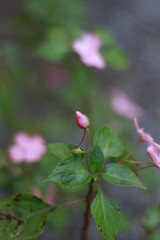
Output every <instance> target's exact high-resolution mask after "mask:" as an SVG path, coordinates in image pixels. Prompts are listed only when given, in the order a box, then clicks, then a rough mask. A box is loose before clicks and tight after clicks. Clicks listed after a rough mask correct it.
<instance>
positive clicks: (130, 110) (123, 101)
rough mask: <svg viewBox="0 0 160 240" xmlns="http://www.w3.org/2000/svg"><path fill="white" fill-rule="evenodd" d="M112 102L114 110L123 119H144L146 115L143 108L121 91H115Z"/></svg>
mask: <svg viewBox="0 0 160 240" xmlns="http://www.w3.org/2000/svg"><path fill="white" fill-rule="evenodd" d="M110 100H111V105H112V107H113V110H114V111H115V112H116V113H118V114H119V115H121V116H123V117H126V118H129V119H133V118H134V116H137V117H142V115H143V113H144V111H143V109H142V107H141V106H139V105H138V104H137V103H135V102H133V101H131V100H130V99H129V98H128V96H127V95H126V94H125V93H124V92H123V91H122V90H121V89H114V90H113V91H112V93H111V98H110Z"/></svg>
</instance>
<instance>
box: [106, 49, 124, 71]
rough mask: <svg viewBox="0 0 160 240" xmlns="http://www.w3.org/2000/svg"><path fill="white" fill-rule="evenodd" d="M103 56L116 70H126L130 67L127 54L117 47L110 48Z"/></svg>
mask: <svg viewBox="0 0 160 240" xmlns="http://www.w3.org/2000/svg"><path fill="white" fill-rule="evenodd" d="M103 57H104V58H105V60H106V61H107V63H108V64H110V65H111V66H112V67H113V68H114V69H116V70H126V69H127V68H128V67H129V60H128V58H127V57H126V55H125V54H124V53H123V51H122V50H120V49H119V48H117V47H111V48H108V49H107V50H106V51H105V52H104V53H103Z"/></svg>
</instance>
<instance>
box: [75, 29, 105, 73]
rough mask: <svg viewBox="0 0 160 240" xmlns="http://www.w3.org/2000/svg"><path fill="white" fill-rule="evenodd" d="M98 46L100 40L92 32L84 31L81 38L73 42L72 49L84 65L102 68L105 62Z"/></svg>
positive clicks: (99, 45)
mask: <svg viewBox="0 0 160 240" xmlns="http://www.w3.org/2000/svg"><path fill="white" fill-rule="evenodd" d="M100 47H101V40H100V38H99V36H97V35H95V34H93V33H84V34H83V35H82V38H81V39H78V40H75V41H74V42H73V49H74V51H75V52H76V53H77V54H78V55H79V56H80V59H81V61H82V62H83V63H84V64H85V65H87V66H89V67H96V68H99V69H103V68H105V67H106V63H105V61H104V59H103V58H102V56H101V54H100V52H99V49H100Z"/></svg>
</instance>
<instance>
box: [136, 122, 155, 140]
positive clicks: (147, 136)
mask: <svg viewBox="0 0 160 240" xmlns="http://www.w3.org/2000/svg"><path fill="white" fill-rule="evenodd" d="M134 126H135V128H136V129H137V133H138V134H139V138H140V140H141V142H146V143H147V144H148V145H151V144H153V143H154V141H153V138H152V137H151V135H150V134H149V133H146V132H144V130H143V128H139V126H138V122H137V118H134Z"/></svg>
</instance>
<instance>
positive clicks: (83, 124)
mask: <svg viewBox="0 0 160 240" xmlns="http://www.w3.org/2000/svg"><path fill="white" fill-rule="evenodd" d="M76 122H77V125H78V126H79V127H80V128H83V129H85V128H87V127H88V126H89V124H90V122H89V119H88V117H87V116H86V115H84V114H82V113H81V112H79V111H76Z"/></svg>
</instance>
